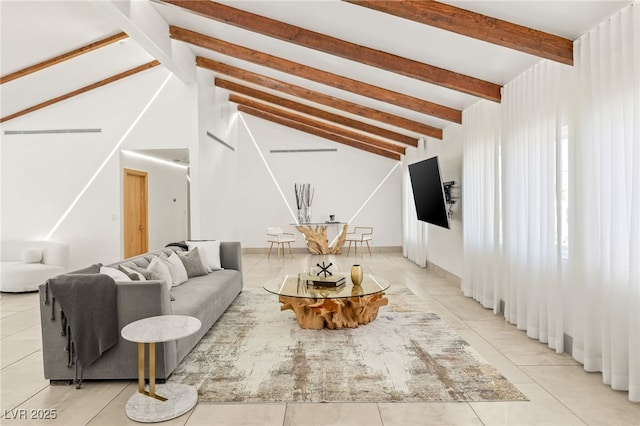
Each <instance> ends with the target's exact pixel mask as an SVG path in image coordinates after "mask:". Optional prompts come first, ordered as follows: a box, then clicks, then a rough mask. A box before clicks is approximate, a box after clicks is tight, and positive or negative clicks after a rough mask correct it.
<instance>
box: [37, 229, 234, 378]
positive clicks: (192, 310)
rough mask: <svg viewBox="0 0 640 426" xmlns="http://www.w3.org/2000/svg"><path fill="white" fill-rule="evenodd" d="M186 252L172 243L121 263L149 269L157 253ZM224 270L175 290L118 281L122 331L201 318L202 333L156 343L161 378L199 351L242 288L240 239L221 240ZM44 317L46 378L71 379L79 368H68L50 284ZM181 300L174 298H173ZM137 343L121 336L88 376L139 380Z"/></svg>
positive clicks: (44, 296)
mask: <svg viewBox="0 0 640 426" xmlns="http://www.w3.org/2000/svg"><path fill="white" fill-rule="evenodd" d="M180 250H182V249H181V248H179V247H174V246H170V247H167V248H164V249H161V250H157V251H154V252H150V253H146V254H143V255H140V256H136V257H134V258H130V259H126V260H123V261H121V262H117V263H116V264H114V265H109V266H117V265H118V264H125V265H126V264H127V263H129V264H131V263H130V262H133V263H134V264H136V265H138V266H141V267H145V266H146V265H147V264H148V263H149V261H150V258H151V256H152V255H159V254H160V253H162V252H164V253H167V255H170V254H171V253H172V252H173V251H180ZM220 262H221V265H222V268H223V269H222V270H218V271H213V272H210V273H209V274H207V275H203V276H199V277H194V278H190V279H189V280H188V281H187V282H185V283H183V284H181V285H179V286H177V287H173V288H172V289H171V291H169V290H168V289H167V287H166V285H165V283H164V281H160V280H154V281H151V280H149V281H128V282H118V281H116V287H117V302H116V304H117V311H118V312H117V317H118V327H119V330H122V328H123V327H124V326H125V325H127V324H129V323H131V322H133V321H136V320H138V319H141V318H146V317H150V316H155V315H170V314H174V315H189V316H193V317H196V318H198V319H199V320H200V321H201V322H202V327H201V328H200V330H199V332H197V333H196V334H194V335H192V336H189V337H186V338H184V339H180V340H178V341H172V342H167V343H158V344H157V345H156V377H157V378H158V379H161V380H162V379H167V378H168V377H169V376H170V375H171V373H172V372H173V370H174V369H175V368H176V367H177V366H178V364H179V363H180V361H182V359H183V358H184V357H185V356H186V355H187V354H188V353H189V352H190V351H191V349H193V347H194V346H195V345H196V343H198V341H199V340H200V339H201V338H202V336H204V334H205V333H206V332H207V331H208V330H209V329H210V328H211V326H213V324H214V323H215V322H216V321H217V320H218V318H220V316H221V315H222V314H223V313H224V312H225V310H226V309H227V308H228V307H229V306H230V305H231V303H232V302H233V301H234V299H235V298H236V297H237V296H238V295H239V294H240V292H241V291H242V286H243V281H242V259H241V247H240V243H239V242H224V241H223V242H221V243H220ZM39 291H40V302H41V304H40V313H41V315H40V317H41V325H42V353H43V361H44V375H45V379H49V380H50V381H52V382H56V381H64V382H66V381H70V380H73V379H74V378H75V377H76V371H75V368H74V367H68V365H67V364H68V354H67V352H66V351H65V347H66V344H67V342H66V337H64V336H62V335H61V324H60V323H61V319H60V312H59V311H60V307H59V306H57V305H56V304H54V305H53V306H54V308H53V309H55V310H57V312H55V314H56V315H55V319H53V320H52V305H51V304H45V300H46V299H47V298H48V296H49V295H47V289H46V287H45V285H44V284H43V285H41V286H40V287H39ZM172 298H173V299H175V300H171V299H172ZM137 350H138V348H137V344H136V343H132V342H129V341H126V340H124V339H123V338H122V337H119V340H118V343H117V344H116V345H115V346H113V347H112V348H110V349H109V350H107V351H106V352H105V353H104V354H103V355H102V356H101V357H100V358H99V359H98V360H97V361H96V362H94V363H93V364H91V365H90V366H88V367H86V368H84V371H83V379H84V380H91V379H135V378H137V377H138V364H137V360H138V358H137Z"/></svg>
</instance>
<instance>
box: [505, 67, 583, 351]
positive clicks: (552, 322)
mask: <svg viewBox="0 0 640 426" xmlns="http://www.w3.org/2000/svg"><path fill="white" fill-rule="evenodd" d="M570 70H571V68H570V67H568V66H565V65H562V64H558V63H554V62H551V61H546V60H545V61H541V62H539V63H538V64H537V65H535V66H534V67H533V68H531V69H529V70H528V71H526V72H525V73H523V74H521V75H520V76H518V77H516V78H515V79H514V80H513V81H511V82H510V83H509V84H507V85H505V86H504V88H503V96H502V138H501V166H502V223H503V229H502V231H503V245H502V277H503V283H502V297H503V300H504V304H505V311H504V316H505V319H506V320H507V321H509V322H511V323H513V324H516V325H517V327H518V328H519V329H522V330H526V332H527V335H528V336H529V337H531V338H534V339H538V340H539V341H541V342H543V343H547V344H548V346H549V347H551V348H553V349H555V350H556V351H557V352H562V351H563V350H564V343H563V332H564V329H563V306H562V305H563V304H562V289H561V288H560V279H559V277H560V268H561V247H560V244H559V241H560V226H559V223H558V222H559V221H557V220H556V218H557V217H559V216H560V215H559V203H557V202H556V197H557V194H558V193H559V181H558V179H557V173H556V171H557V168H558V161H557V160H558V158H557V155H556V152H557V150H558V143H559V136H560V134H561V127H562V125H563V122H562V117H563V116H564V103H565V102H566V99H567V98H566V92H565V90H564V88H566V87H567V86H568V84H569V82H570V81H571V80H570V74H569V73H570Z"/></svg>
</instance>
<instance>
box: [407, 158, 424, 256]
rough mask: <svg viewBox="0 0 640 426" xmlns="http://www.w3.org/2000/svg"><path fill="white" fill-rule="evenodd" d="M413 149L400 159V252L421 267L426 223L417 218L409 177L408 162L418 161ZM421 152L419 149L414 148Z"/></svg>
mask: <svg viewBox="0 0 640 426" xmlns="http://www.w3.org/2000/svg"><path fill="white" fill-rule="evenodd" d="M411 151H413V150H410V149H409V150H407V154H406V155H405V156H404V158H403V160H402V207H403V208H402V216H403V217H402V254H403V255H404V256H405V257H406V258H407V259H409V260H410V261H412V262H414V263H417V264H418V265H419V266H421V267H423V268H424V267H425V266H427V224H426V223H424V222H420V221H419V220H418V219H417V217H418V216H417V214H416V205H415V203H414V201H413V190H412V187H411V179H410V177H409V168H408V166H409V164H411V163H414V162H416V161H419V159H423V158H419V157H418V156H417V155H416V154H415V153H412V152H411ZM416 151H417V152H421V150H420V149H418V150H416Z"/></svg>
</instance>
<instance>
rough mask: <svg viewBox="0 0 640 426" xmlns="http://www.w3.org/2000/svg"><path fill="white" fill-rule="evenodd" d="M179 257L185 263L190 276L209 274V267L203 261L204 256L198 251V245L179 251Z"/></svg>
mask: <svg viewBox="0 0 640 426" xmlns="http://www.w3.org/2000/svg"><path fill="white" fill-rule="evenodd" d="M176 253H178V257H180V260H182V263H183V264H184V269H186V270H187V276H188V277H189V278H193V277H199V276H201V275H207V274H208V272H207V269H206V268H205V267H204V264H203V263H202V258H201V257H200V253H199V252H198V247H195V248H194V249H193V250H190V251H178V252H176Z"/></svg>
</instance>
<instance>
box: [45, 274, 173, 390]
mask: <svg viewBox="0 0 640 426" xmlns="http://www.w3.org/2000/svg"><path fill="white" fill-rule="evenodd" d="M116 286H117V289H118V290H117V306H118V328H119V330H122V328H123V327H124V326H125V325H127V324H129V323H131V322H133V321H136V320H139V319H141V318H146V317H151V316H156V315H169V314H171V313H172V312H171V301H170V296H169V290H168V289H167V287H166V285H165V283H164V281H157V280H154V281H130V282H116ZM39 290H40V320H41V327H42V356H43V362H44V375H45V378H46V379H49V380H70V379H73V378H74V376H75V371H74V369H73V368H68V367H67V353H66V352H65V346H66V338H65V337H64V336H61V326H62V324H61V322H60V306H59V305H58V304H57V303H56V305H55V307H52V306H51V304H48V305H44V301H45V285H44V284H42V285H40V287H39ZM51 296H52V295H51V294H49V303H51ZM52 309H55V320H51V312H52ZM136 360H137V345H136V344H135V343H132V342H128V341H126V340H124V339H123V338H122V337H121V336H120V337H119V339H118V344H117V345H116V346H114V347H113V348H111V349H109V350H108V351H106V352H105V353H104V354H103V356H102V357H101V358H100V359H98V360H97V361H96V362H95V363H94V364H92V365H90V366H88V367H87V368H86V369H85V371H84V377H85V378H86V379H95V378H122V379H127V378H135V377H137V362H136ZM175 364H176V349H175V342H167V343H166V344H164V345H163V346H159V347H158V348H157V372H158V377H166V375H167V372H168V371H169V372H170V371H172V370H173V368H175Z"/></svg>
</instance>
